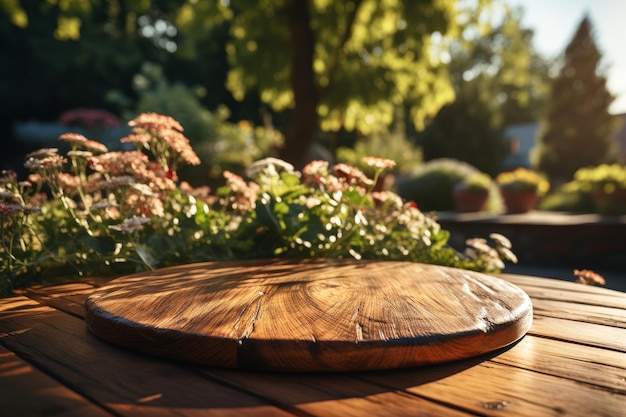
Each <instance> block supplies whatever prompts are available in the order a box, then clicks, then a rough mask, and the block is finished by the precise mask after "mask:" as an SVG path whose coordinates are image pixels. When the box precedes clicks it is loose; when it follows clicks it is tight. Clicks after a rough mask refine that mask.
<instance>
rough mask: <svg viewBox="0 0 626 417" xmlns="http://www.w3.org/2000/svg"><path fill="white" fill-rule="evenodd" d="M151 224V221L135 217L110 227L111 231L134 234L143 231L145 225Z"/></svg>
mask: <svg viewBox="0 0 626 417" xmlns="http://www.w3.org/2000/svg"><path fill="white" fill-rule="evenodd" d="M148 222H150V219H148V218H145V217H139V216H133V217H131V218H130V219H126V220H124V221H123V222H122V223H121V224H118V225H112V226H109V228H110V229H113V230H117V231H118V232H123V233H132V232H135V231H137V230H141V229H143V225H144V224H146V223H148Z"/></svg>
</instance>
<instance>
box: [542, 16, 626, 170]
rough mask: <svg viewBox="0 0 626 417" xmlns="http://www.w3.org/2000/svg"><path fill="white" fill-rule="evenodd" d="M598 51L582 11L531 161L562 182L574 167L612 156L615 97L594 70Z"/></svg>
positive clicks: (603, 79)
mask: <svg viewBox="0 0 626 417" xmlns="http://www.w3.org/2000/svg"><path fill="white" fill-rule="evenodd" d="M600 59H601V54H600V52H599V51H598V49H597V47H596V44H595V42H594V39H593V34H592V26H591V22H590V21H589V19H588V18H587V17H585V18H584V19H583V20H582V21H581V23H580V25H579V27H578V29H577V31H576V34H575V35H574V37H573V39H572V40H571V42H570V43H569V45H568V46H567V48H566V50H565V56H564V63H563V67H562V68H561V71H560V73H559V75H558V76H557V77H556V78H555V79H554V80H553V81H552V89H551V93H550V96H549V99H548V103H547V107H546V111H545V113H544V117H543V119H542V121H541V127H540V132H539V140H538V146H537V148H536V150H535V153H534V154H533V155H532V157H533V164H534V165H535V166H536V168H537V169H538V170H540V171H542V172H544V173H545V174H546V175H547V176H548V178H549V179H550V181H551V182H565V181H568V180H570V179H571V178H572V176H573V175H574V173H575V172H576V170H577V169H579V168H581V167H585V166H590V165H599V164H602V163H607V162H612V161H613V160H614V158H615V151H616V141H615V139H614V136H615V132H616V129H617V127H618V125H617V123H618V119H617V118H616V117H615V116H612V115H611V114H610V113H609V106H610V105H611V103H612V102H613V100H614V97H613V96H612V95H611V93H610V92H609V91H608V89H607V85H606V78H605V77H604V76H603V75H601V73H600V72H599V64H600Z"/></svg>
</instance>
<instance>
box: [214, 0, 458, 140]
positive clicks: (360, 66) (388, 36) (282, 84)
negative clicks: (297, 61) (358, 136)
mask: <svg viewBox="0 0 626 417" xmlns="http://www.w3.org/2000/svg"><path fill="white" fill-rule="evenodd" d="M454 3H455V2H454V1H448V0H445V1H438V2H432V1H398V2H388V1H385V2H380V1H375V0H362V1H346V2H328V1H324V0H310V1H308V6H309V13H310V22H304V24H305V25H308V26H309V27H310V28H311V29H312V30H313V37H314V42H315V44H314V47H313V51H314V55H313V56H312V57H307V59H311V61H312V65H313V70H314V78H315V86H316V90H317V91H316V92H317V93H318V95H319V97H320V102H319V106H318V114H319V116H320V117H321V127H322V129H323V130H338V129H339V128H345V129H348V130H352V129H358V130H359V131H361V132H364V133H369V132H370V131H372V130H373V129H377V128H379V127H380V126H381V125H388V124H390V123H391V121H392V119H393V113H394V106H396V105H400V104H402V103H403V102H405V101H406V102H408V103H410V105H411V119H412V120H413V122H414V123H415V124H416V125H418V126H421V125H422V123H423V120H424V119H425V117H426V116H427V115H431V114H433V113H434V112H436V111H437V110H438V108H439V107H440V106H441V105H442V104H444V103H445V102H447V101H450V100H451V99H452V97H453V91H452V89H451V88H450V85H449V82H448V80H447V77H446V73H445V67H444V66H442V65H440V64H441V63H440V61H439V58H438V57H435V56H433V54H431V53H430V50H431V48H436V45H433V40H432V39H431V37H430V35H431V34H432V33H433V32H435V31H439V32H440V33H446V31H447V30H448V28H449V25H451V22H452V21H453V20H454V6H455V4H454ZM230 5H231V7H232V9H233V10H234V11H235V13H234V18H233V21H232V26H231V34H232V41H231V42H230V43H229V44H228V45H227V47H226V48H227V49H226V51H227V53H228V57H229V61H230V63H231V70H230V72H229V75H228V81H227V83H228V88H229V90H230V91H231V92H232V93H233V95H234V96H235V98H236V99H238V100H241V99H243V98H244V97H245V94H246V93H247V92H249V91H253V90H254V89H258V91H259V93H260V97H261V100H262V101H263V102H265V103H268V104H270V105H271V106H272V107H273V108H274V109H276V110H282V109H286V108H288V107H290V106H291V105H292V104H293V85H292V83H291V81H292V78H291V71H292V70H293V68H292V67H291V65H292V59H293V58H294V57H293V56H292V55H291V54H292V53H293V51H294V50H292V49H291V46H290V31H289V24H290V20H289V10H290V7H292V5H293V1H290V0H288V1H285V0H275V1H264V2H257V1H251V0H232V1H231V2H230ZM268 20H271V22H272V24H271V25H268V24H267V22H268ZM302 48H304V45H301V46H300V49H301V50H303V49H302ZM364 86H368V87H367V88H365V87H364Z"/></svg>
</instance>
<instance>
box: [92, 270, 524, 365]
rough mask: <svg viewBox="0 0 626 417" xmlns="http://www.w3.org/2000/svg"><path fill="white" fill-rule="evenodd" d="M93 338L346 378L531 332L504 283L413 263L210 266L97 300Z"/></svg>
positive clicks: (458, 354) (518, 298) (520, 301)
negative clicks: (345, 374) (348, 374)
mask: <svg viewBox="0 0 626 417" xmlns="http://www.w3.org/2000/svg"><path fill="white" fill-rule="evenodd" d="M85 305H86V316H85V319H86V322H87V324H88V326H89V328H90V330H91V331H92V332H93V333H94V334H96V335H98V336H99V337H101V338H103V339H105V340H108V341H110V342H112V343H115V344H116V345H119V346H124V347H127V348H129V349H135V350H137V351H140V352H144V353H149V354H156V355H159V356H164V357H166V358H169V359H178V360H185V361H191V362H195V363H199V364H205V365H214V366H227V367H231V368H239V369H256V370H280V371H350V370H366V369H389V368H392V369H393V368H399V367H407V366H415V365H424V364H431V363H438V362H446V361H450V360H458V359H462V358H467V357H471V356H475V355H479V354H483V353H485V352H490V351H493V350H495V349H499V348H501V347H503V346H506V345H508V344H510V343H512V342H514V341H515V340H517V339H519V338H520V337H522V336H523V335H524V334H525V333H526V331H527V330H528V329H529V327H530V322H531V302H530V298H529V297H528V296H527V295H526V293H524V292H523V291H522V290H520V289H519V288H518V287H517V286H514V285H511V284H509V283H508V282H506V281H505V280H501V279H498V278H495V277H491V276H488V275H485V274H480V273H476V272H473V271H465V270H460V269H455V268H447V267H443V266H438V265H426V264H418V263H411V262H381V261H358V262H357V261H354V260H335V259H306V260H278V259H273V260H268V259H264V260H251V261H233V262H207V263H200V264H191V265H180V266H176V267H170V268H163V269H160V270H156V271H146V272H142V273H139V274H134V275H130V276H126V277H123V278H120V279H117V280H114V281H112V282H111V283H110V284H109V285H107V286H105V287H103V288H100V289H98V290H96V291H95V292H94V293H93V294H92V295H91V296H89V298H88V300H87V302H86V304H85Z"/></svg>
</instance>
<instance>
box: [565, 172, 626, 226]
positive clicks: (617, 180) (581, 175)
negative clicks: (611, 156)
mask: <svg viewBox="0 0 626 417" xmlns="http://www.w3.org/2000/svg"><path fill="white" fill-rule="evenodd" d="M574 182H576V183H578V185H579V187H580V188H581V189H582V190H583V191H585V192H588V193H590V194H591V199H592V201H593V206H594V209H595V211H596V213H598V214H607V215H620V214H626V166H624V165H619V164H602V165H598V166H594V167H585V168H580V169H579V170H578V171H576V172H575V173H574Z"/></svg>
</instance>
